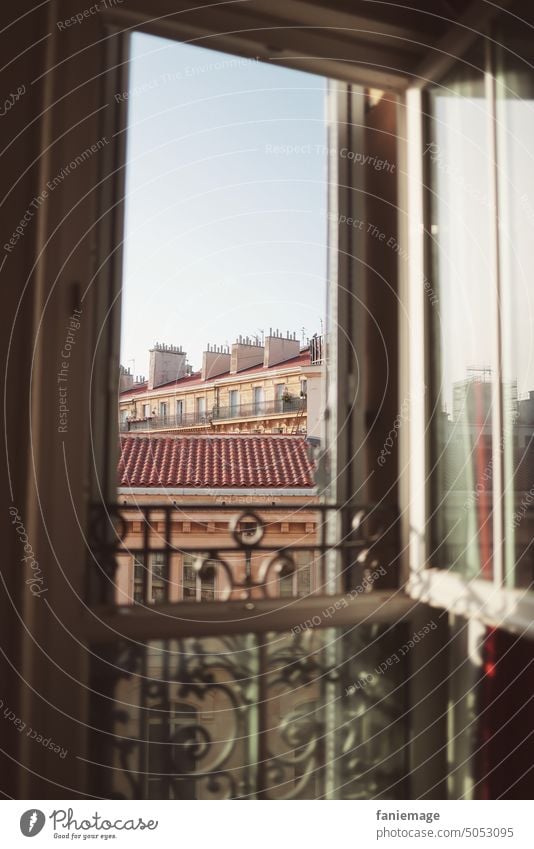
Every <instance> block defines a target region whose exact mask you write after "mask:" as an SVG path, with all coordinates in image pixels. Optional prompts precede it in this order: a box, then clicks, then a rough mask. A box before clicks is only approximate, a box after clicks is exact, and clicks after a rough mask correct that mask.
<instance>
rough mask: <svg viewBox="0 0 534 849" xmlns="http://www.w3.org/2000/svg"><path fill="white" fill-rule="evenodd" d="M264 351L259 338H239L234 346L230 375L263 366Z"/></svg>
mask: <svg viewBox="0 0 534 849" xmlns="http://www.w3.org/2000/svg"><path fill="white" fill-rule="evenodd" d="M264 351H265V349H264V347H263V345H262V344H261V342H260V341H259V339H258V338H256V339H251V338H250V337H249V336H245V337H243V336H239V337H238V339H237V341H236V342H234V344H233V345H232V352H231V355H230V374H236V373H237V372H238V371H244V370H245V369H247V368H252V367H253V366H259V365H262V364H263V355H264Z"/></svg>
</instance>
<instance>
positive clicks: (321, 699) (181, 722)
mask: <svg viewBox="0 0 534 849" xmlns="http://www.w3.org/2000/svg"><path fill="white" fill-rule="evenodd" d="M230 498H231V496H230ZM281 517H285V520H286V522H285V524H286V525H287V526H288V527H286V528H285V529H283V530H281V529H280V528H279V527H276V528H275V527H274V526H275V525H276V524H277V523H278V522H279V521H280V518H281ZM288 520H289V521H288ZM297 525H300V526H302V525H303V526H304V531H302V527H301V528H300V530H299V529H298V528H297ZM306 526H307V527H306ZM396 527H397V512H396V510H395V509H394V508H390V507H382V506H381V507H376V506H366V507H356V506H352V505H351V506H349V505H343V506H337V505H325V504H317V503H314V502H313V501H312V500H311V499H310V500H309V501H308V502H306V503H299V504H297V503H294V504H290V505H289V504H287V503H285V504H258V503H247V502H246V501H244V500H243V503H240V504H235V503H223V502H219V503H216V502H215V503H214V502H211V503H209V504H199V503H190V504H174V505H173V504H169V503H166V504H163V505H159V504H151V505H139V504H122V505H113V506H107V507H106V506H103V505H98V506H97V507H95V508H94V511H93V523H92V528H91V534H90V539H91V553H92V562H93V565H92V568H91V574H92V590H93V592H92V593H91V599H90V600H91V602H92V604H93V609H92V611H91V614H92V615H91V622H93V623H94V627H95V628H96V629H97V631H96V633H97V637H96V638H95V639H93V640H91V693H92V704H91V711H92V713H91V721H90V723H89V725H90V728H91V729H92V731H91V762H90V764H89V768H90V769H91V770H92V781H93V785H94V786H95V787H97V788H98V793H99V795H101V796H102V797H103V798H114V799H117V798H127V799H221V798H233V799H247V798H261V799H283V798H286V799H310V798H311V799H315V798H325V797H329V798H351V799H362V798H373V799H376V798H397V797H398V798H407V797H408V795H409V794H408V792H407V785H406V781H407V775H408V761H407V745H408V735H407V731H406V729H407V727H408V726H407V724H406V723H403V722H402V717H403V715H404V714H403V712H404V710H405V708H404V705H405V703H406V693H405V688H406V681H407V680H409V670H408V667H407V663H406V660H405V658H404V653H400V654H399V656H398V660H399V662H398V663H394V664H392V663H390V662H389V661H391V658H392V657H397V655H396V652H397V650H398V648H399V646H401V645H403V644H404V643H405V642H406V640H407V639H408V638H409V636H410V632H409V631H408V626H407V624H406V622H405V617H407V616H409V612H410V605H413V604H415V602H413V601H411V600H410V599H406V604H405V606H404V607H403V609H402V611H400V612H399V611H397V612H396V614H395V625H394V626H393V627H392V626H391V622H390V621H389V620H388V618H387V615H386V617H385V618H384V619H383V620H380V621H381V622H382V624H380V622H379V620H378V618H377V617H379V616H380V615H381V614H382V612H383V609H384V607H385V606H386V605H388V604H390V603H391V598H390V599H389V600H388V599H386V598H384V596H386V595H388V594H387V593H384V592H379V591H378V592H377V590H384V589H386V588H387V587H395V586H397V570H396V557H397V555H398V547H397V544H396ZM280 530H281V535H282V536H284V537H285V538H286V539H287V543H286V544H283V545H280V541H279V540H280V534H279V533H278V532H279V531H280ZM332 530H334V534H332V533H331V531H332ZM275 531H276V532H275ZM306 554H311V555H312V556H313V564H314V568H316V570H317V571H316V573H315V574H314V580H315V578H317V581H318V583H317V584H314V583H312V584H311V585H310V587H309V589H310V593H311V597H299V598H296V597H295V598H287V597H283V595H284V594H283V593H281V592H280V588H281V583H283V582H284V581H286V582H290V583H291V582H292V583H291V587H292V588H293V589H294V590H295V594H296V595H298V580H297V582H295V581H293V578H294V577H295V576H297V575H298V571H299V567H300V566H301V565H302V556H303V555H306ZM184 557H188V558H190V560H189V561H188V562H189V565H188V573H187V574H185V575H184V573H183V572H181V573H180V571H179V570H178V573H177V574H178V582H180V581H181V582H182V584H183V586H182V590H183V589H186V588H187V589H188V590H190V591H192V592H191V593H188V594H187V595H186V594H184V595H183V596H182V597H180V599H181V600H179V601H178V603H175V604H173V603H172V598H170V597H169V595H168V588H170V587H172V568H173V563H174V561H175V560H176V559H178V562H179V563H180V560H181V558H184ZM236 558H237V559H236ZM126 560H128V569H124V568H123V566H124V565H125V562H126ZM132 560H133V561H134V562H135V563H136V564H138V569H137V575H136V574H135V571H134V570H132V568H131V566H132ZM331 561H333V562H331ZM182 566H183V564H182ZM121 569H122V577H121ZM179 569H180V567H179ZM332 571H333V572H334V578H335V580H332V577H333V576H332ZM125 575H129V576H131V578H132V579H133V580H136V581H138V583H139V598H137V599H135V601H136V602H137V603H134V600H133V599H132V600H131V603H130V604H129V605H125V604H117V595H116V594H117V588H119V589H120V586H121V585H122V586H124V576H125ZM373 575H374V576H375V579H374V581H373V579H372V576H373ZM203 579H205V580H206V582H207V584H206V586H204V587H203V586H202V583H203ZM208 584H209V586H207V585H208ZM154 587H156V588H157V590H158V592H157V595H156V596H154V594H153V592H152V590H153V589H154ZM212 587H213V588H214V595H211V596H209V595H208V596H207V597H206V596H205V597H204V598H203V597H202V593H203V592H204V593H205V592H208V593H209V592H211V591H212V590H211V589H210V588H212ZM165 588H167V589H165ZM217 588H220V589H221V590H222V593H221V597H220V598H219V596H217V594H216V593H217ZM160 590H162V597H161V598H160ZM371 591H372V592H371ZM331 592H334V593H336V592H337V593H338V595H331V594H329V593H331ZM340 592H343V595H339V593H340ZM389 595H390V596H398V595H399V593H396V592H395V593H390V594H389ZM273 596H274V597H273ZM374 596H376V597H377V600H376V610H375V614H374V617H373V618H371V619H369V602H370V601H371V600H372V599H373V597H374ZM208 598H211V599H212V600H209V601H208ZM224 599H227V600H226V601H225V600H224ZM160 601H162V602H163V603H161V604H160V603H159V602H160ZM195 601H196V602H197V603H196V604H195V603H194V602H195ZM204 601H205V602H206V603H202V602H204ZM396 604H397V605H398V604H399V602H398V601H396ZM100 605H101V606H100ZM360 605H361V606H362V607H363V608H364V613H363V616H361V617H360V620H359V625H358V627H355V626H356V621H357V620H356V616H357V613H356V610H355V607H356V606H360ZM386 668H387V670H388V674H387V675H383V674H382V672H381V670H383V669H386ZM370 670H371V671H372V674H370ZM360 681H362V682H363V683H362V685H361V686H360V685H359V683H358V682H360ZM371 710H372V730H371V731H369V727H370V726H369V717H370V711H371ZM102 716H104V717H105V718H106V722H105V723H104V724H102V722H101V719H100V718H101V717H102ZM340 729H341V731H340ZM373 741H376V742H373Z"/></svg>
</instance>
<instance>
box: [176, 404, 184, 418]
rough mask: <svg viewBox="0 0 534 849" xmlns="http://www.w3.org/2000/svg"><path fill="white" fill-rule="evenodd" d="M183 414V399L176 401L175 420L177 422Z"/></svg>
mask: <svg viewBox="0 0 534 849" xmlns="http://www.w3.org/2000/svg"><path fill="white" fill-rule="evenodd" d="M183 414H184V402H183V401H177V402H176V421H177V422H181V421H182V416H183Z"/></svg>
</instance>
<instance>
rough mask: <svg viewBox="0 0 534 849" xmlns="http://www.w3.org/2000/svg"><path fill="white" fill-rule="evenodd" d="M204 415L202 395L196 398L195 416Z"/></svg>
mask: <svg viewBox="0 0 534 849" xmlns="http://www.w3.org/2000/svg"><path fill="white" fill-rule="evenodd" d="M205 415H206V399H205V398H204V397H202V398H197V416H198V418H199V419H202V418H204V417H205Z"/></svg>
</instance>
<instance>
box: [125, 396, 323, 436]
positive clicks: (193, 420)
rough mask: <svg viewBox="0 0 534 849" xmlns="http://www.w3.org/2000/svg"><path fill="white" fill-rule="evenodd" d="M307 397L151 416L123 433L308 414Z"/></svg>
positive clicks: (128, 423)
mask: <svg viewBox="0 0 534 849" xmlns="http://www.w3.org/2000/svg"><path fill="white" fill-rule="evenodd" d="M306 408H307V404H306V398H287V399H283V398H280V399H277V400H274V401H262V402H257V403H256V402H252V403H251V404H237V405H235V406H230V407H214V408H213V409H212V410H211V412H210V413H205V412H204V413H199V412H196V411H195V412H193V413H182V414H178V415H174V416H149V417H148V418H144V419H133V420H130V421H126V422H120V424H119V430H120V432H121V433H128V432H130V433H131V432H132V431H133V432H135V431H140V432H146V431H152V430H172V429H176V428H180V429H182V428H184V429H185V428H192V427H208V428H209V427H210V426H211V425H212V423H213V422H225V421H233V420H236V419H241V420H243V419H262V418H270V417H271V416H287V415H291V416H293V415H297V414H298V413H305V412H306Z"/></svg>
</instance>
